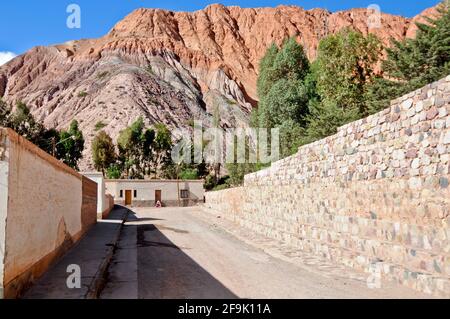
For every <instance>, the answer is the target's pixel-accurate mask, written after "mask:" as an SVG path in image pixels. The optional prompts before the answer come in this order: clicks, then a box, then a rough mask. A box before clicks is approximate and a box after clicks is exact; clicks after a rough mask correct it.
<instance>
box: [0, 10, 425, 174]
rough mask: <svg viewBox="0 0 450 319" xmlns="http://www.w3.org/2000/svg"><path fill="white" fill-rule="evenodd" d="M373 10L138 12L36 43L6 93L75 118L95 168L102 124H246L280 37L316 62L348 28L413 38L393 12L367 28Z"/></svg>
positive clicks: (6, 75)
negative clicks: (55, 41) (321, 49)
mask: <svg viewBox="0 0 450 319" xmlns="http://www.w3.org/2000/svg"><path fill="white" fill-rule="evenodd" d="M370 14H371V12H369V11H368V10H366V9H353V10H349V11H341V12H336V13H330V12H328V11H326V10H322V9H314V10H310V11H307V10H303V9H302V8H299V7H295V6H280V7H277V8H257V9H243V8H239V7H225V6H222V5H211V6H208V7H207V8H205V9H204V10H200V11H196V12H171V11H165V10H158V9H156V10H154V9H139V10H136V11H134V12H132V13H131V14H130V15H128V16H127V17H126V18H125V19H124V20H122V21H121V22H119V23H118V24H117V25H116V26H115V27H114V28H113V29H112V30H111V31H110V32H109V33H108V34H107V35H105V36H104V37H102V38H100V39H93V40H80V41H72V42H68V43H65V44H61V45H55V46H51V47H36V48H33V49H31V50H30V51H28V52H27V53H25V54H23V55H21V56H19V57H17V58H16V59H14V60H12V61H11V62H9V63H8V64H6V65H4V66H2V67H0V96H2V97H3V99H4V100H6V101H9V102H11V103H13V102H15V101H17V100H22V101H24V102H26V103H27V104H28V106H29V107H30V108H31V109H32V112H33V114H34V115H35V116H36V117H37V118H38V119H39V120H42V121H44V123H45V124H46V125H47V126H49V127H57V128H63V127H67V126H68V124H69V123H70V121H71V120H72V119H77V120H78V121H79V122H80V127H81V128H82V129H83V131H84V132H85V137H86V140H87V148H86V151H85V160H84V161H83V163H82V165H81V168H82V169H89V168H91V167H90V154H89V153H90V143H91V140H92V138H93V137H94V135H95V125H96V123H98V122H99V121H101V122H103V123H104V124H105V125H106V127H105V130H106V131H107V132H108V133H109V134H111V135H112V136H113V137H114V138H115V137H116V136H117V135H118V132H119V131H120V130H121V129H123V128H124V127H125V126H126V125H128V124H130V123H131V122H133V121H134V120H135V119H136V118H137V117H138V116H143V117H144V119H145V121H146V122H147V124H153V123H157V122H162V123H165V124H167V125H168V126H169V127H172V128H174V127H186V126H188V125H189V123H190V122H192V120H193V119H196V120H202V121H203V122H204V123H205V125H210V124H211V123H212V121H213V119H212V118H213V114H219V115H220V116H219V118H220V124H221V125H222V126H223V127H227V126H228V127H241V126H246V125H247V123H248V118H249V112H250V110H251V109H252V107H253V106H255V105H256V100H257V96H256V79H257V74H258V61H259V60H260V58H261V57H262V55H263V54H264V52H265V50H266V48H267V47H268V46H269V45H270V44H271V43H272V42H275V43H277V44H281V43H282V42H283V40H284V39H286V38H287V37H293V36H294V37H296V38H297V40H298V41H299V43H302V44H303V45H304V47H305V48H306V50H307V53H308V56H309V57H310V58H311V59H313V58H314V57H315V54H316V51H317V46H318V43H319V41H320V39H322V38H323V37H325V36H327V35H328V34H332V33H335V32H337V31H339V30H341V29H342V28H344V27H353V28H355V29H357V30H359V31H361V32H362V33H364V34H367V33H368V32H373V33H375V34H376V35H378V36H379V37H380V39H381V40H382V41H383V42H384V43H385V44H389V39H391V38H394V39H402V38H404V37H406V36H413V35H414V32H415V27H414V24H413V23H412V20H411V19H407V18H403V17H399V16H393V15H388V14H382V15H381V27H380V28H374V29H370V30H369V28H368V23H367V21H368V19H369V16H370ZM416 19H419V18H415V19H414V20H416Z"/></svg>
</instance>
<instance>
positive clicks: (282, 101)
mask: <svg viewBox="0 0 450 319" xmlns="http://www.w3.org/2000/svg"><path fill="white" fill-rule="evenodd" d="M309 72H310V64H309V61H308V58H307V57H306V54H305V52H304V50H303V47H302V46H301V45H299V44H298V43H297V42H296V40H295V39H294V38H291V39H288V40H287V41H286V42H285V43H284V44H283V46H282V48H281V49H278V48H277V47H276V46H275V45H272V46H271V47H269V49H268V50H267V52H266V54H265V56H264V57H263V59H262V60H261V63H260V71H259V77H258V83H257V89H258V97H259V104H258V109H257V110H255V111H254V113H255V114H256V115H255V114H252V124H253V125H255V124H256V125H257V126H258V127H261V128H280V142H281V156H282V157H285V156H288V155H291V154H292V153H294V152H296V150H297V149H296V147H297V146H298V145H299V136H300V135H301V131H302V128H304V126H305V123H306V116H307V115H308V103H309V100H310V99H311V96H310V92H311V90H310V88H309V87H308V86H309V83H308V82H307V78H308V74H309ZM288 127H289V129H287V128H288ZM292 132H295V134H292Z"/></svg>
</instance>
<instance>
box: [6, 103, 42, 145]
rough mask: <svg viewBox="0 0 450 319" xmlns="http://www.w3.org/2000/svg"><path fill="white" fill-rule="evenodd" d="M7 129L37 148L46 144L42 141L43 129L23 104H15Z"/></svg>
mask: <svg viewBox="0 0 450 319" xmlns="http://www.w3.org/2000/svg"><path fill="white" fill-rule="evenodd" d="M9 127H10V128H12V129H13V130H14V131H16V133H18V134H20V135H22V136H23V137H25V138H26V139H27V140H29V141H31V142H32V143H34V144H36V145H37V146H42V144H45V143H46V142H48V141H45V140H43V139H42V135H43V133H44V132H45V127H44V126H43V125H42V124H41V123H39V122H37V121H36V120H35V118H34V117H33V115H32V114H31V112H30V109H29V108H28V107H27V105H26V104H25V103H23V102H17V104H16V108H15V110H14V112H13V113H12V115H11V117H10V126H9Z"/></svg>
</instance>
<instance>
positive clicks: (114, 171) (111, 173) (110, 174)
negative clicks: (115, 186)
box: [106, 163, 122, 179]
mask: <svg viewBox="0 0 450 319" xmlns="http://www.w3.org/2000/svg"><path fill="white" fill-rule="evenodd" d="M121 176H122V170H121V169H120V166H119V165H118V164H116V163H114V164H111V165H110V166H109V167H108V168H107V169H106V177H107V178H109V179H119V178H120V177H121Z"/></svg>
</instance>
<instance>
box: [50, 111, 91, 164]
mask: <svg viewBox="0 0 450 319" xmlns="http://www.w3.org/2000/svg"><path fill="white" fill-rule="evenodd" d="M56 149H57V158H58V159H60V160H61V161H62V162H63V163H65V164H66V165H68V166H70V167H72V168H73V169H77V170H78V161H79V160H80V159H81V158H82V157H83V150H84V137H83V132H81V130H80V129H79V127H78V121H76V120H73V121H72V122H71V123H70V126H69V130H67V131H64V130H63V131H61V132H60V133H59V142H58V143H57V147H56Z"/></svg>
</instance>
